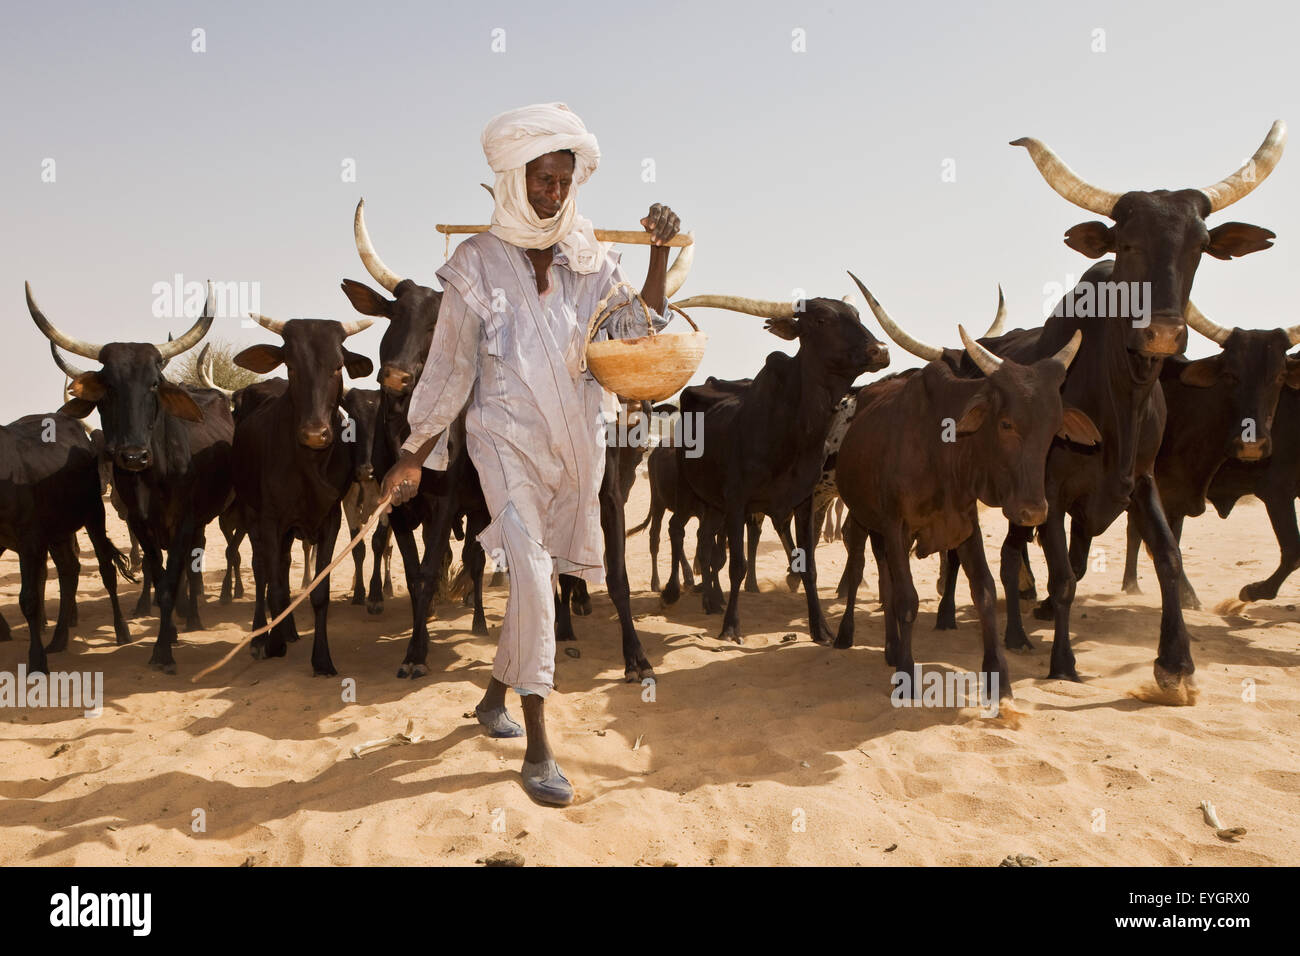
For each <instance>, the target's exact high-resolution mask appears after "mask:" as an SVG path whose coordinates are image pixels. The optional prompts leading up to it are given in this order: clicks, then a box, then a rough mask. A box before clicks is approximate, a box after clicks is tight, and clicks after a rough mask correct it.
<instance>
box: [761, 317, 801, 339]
mask: <svg viewBox="0 0 1300 956" xmlns="http://www.w3.org/2000/svg"><path fill="white" fill-rule="evenodd" d="M763 328H765V329H767V330H768V331H769V332H771V333H772V334H773V335H776V336H779V337H780V338H783V339H786V340H787V341H793V340H794V339H797V338H798V337H799V320H798V319H768V320H767V321H766V322H764V323H763Z"/></svg>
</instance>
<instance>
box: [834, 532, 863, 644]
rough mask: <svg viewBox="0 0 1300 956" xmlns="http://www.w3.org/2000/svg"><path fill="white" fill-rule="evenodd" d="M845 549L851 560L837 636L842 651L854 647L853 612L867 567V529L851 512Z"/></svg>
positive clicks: (848, 563)
mask: <svg viewBox="0 0 1300 956" xmlns="http://www.w3.org/2000/svg"><path fill="white" fill-rule="evenodd" d="M844 547H845V549H846V550H847V551H848V552H849V559H848V562H847V564H846V565H845V567H844V575H843V577H842V578H841V582H842V583H843V582H847V584H848V588H847V593H846V594H845V595H844V616H843V617H841V618H840V629H839V632H838V633H837V634H836V635H835V646H836V647H838V648H840V649H841V650H847V649H848V648H850V647H852V646H853V632H854V621H853V612H854V608H855V607H856V606H857V600H858V587H859V586H860V585H861V584H862V573H863V571H865V570H866V567H867V529H866V528H864V527H862V526H861V525H860V524H858V523H857V522H856V521H854V520H853V512H851V511H850V512H849V517H848V522H847V524H846V527H845V533H844Z"/></svg>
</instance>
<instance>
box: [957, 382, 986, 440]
mask: <svg viewBox="0 0 1300 956" xmlns="http://www.w3.org/2000/svg"><path fill="white" fill-rule="evenodd" d="M992 407H993V403H992V402H990V401H989V396H988V393H987V392H986V391H985V390H984V389H980V390H979V391H978V392H976V393H975V396H974V397H973V398H972V399H971V400H970V401H969V402H967V403H966V407H965V408H964V409H962V413H961V418H959V419H958V420H957V434H958V435H969V434H971V432H977V431H979V429H980V426H981V425H983V424H984V419H986V418H988V415H989V412H990V411H991V410H992Z"/></svg>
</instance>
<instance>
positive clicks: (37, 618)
mask: <svg viewBox="0 0 1300 956" xmlns="http://www.w3.org/2000/svg"><path fill="white" fill-rule="evenodd" d="M44 567H45V549H44V548H26V549H20V550H19V551H18V569H19V574H20V576H21V578H22V584H21V585H20V586H19V590H18V606H19V607H20V608H21V609H22V612H23V617H24V618H26V619H27V630H28V633H29V636H30V642H29V644H28V647H27V670H28V672H29V673H33V674H37V673H40V674H44V673H46V671H47V670H48V667H49V662H48V660H47V659H46V656H45V644H44V642H43V641H42V632H43V631H44V630H45V621H44V620H43V619H42V617H41V602H40V599H39V598H38V597H37V592H38V589H39V587H40V580H41V572H42V571H43V569H44Z"/></svg>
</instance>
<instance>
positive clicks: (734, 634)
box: [718, 624, 745, 644]
mask: <svg viewBox="0 0 1300 956" xmlns="http://www.w3.org/2000/svg"><path fill="white" fill-rule="evenodd" d="M718 640H720V641H730V642H731V643H732V644H744V643H745V639H744V637H742V636H741V634H740V628H739V627H738V626H737V625H735V624H728V625H727V626H726V627H724V628H723V629H722V633H721V634H719V635H718Z"/></svg>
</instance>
